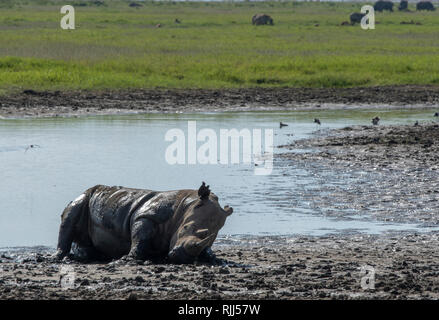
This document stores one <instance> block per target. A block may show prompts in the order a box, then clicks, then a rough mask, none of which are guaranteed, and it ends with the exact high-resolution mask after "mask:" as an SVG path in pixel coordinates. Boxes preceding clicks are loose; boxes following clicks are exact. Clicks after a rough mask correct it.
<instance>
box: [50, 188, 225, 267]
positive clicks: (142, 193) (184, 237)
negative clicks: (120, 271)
mask: <svg viewBox="0 0 439 320" xmlns="http://www.w3.org/2000/svg"><path fill="white" fill-rule="evenodd" d="M232 212H233V209H232V208H231V207H229V206H225V207H224V209H223V208H221V207H220V205H219V203H218V197H217V196H216V195H215V194H213V193H211V192H210V190H209V186H206V185H205V183H204V182H203V184H202V185H201V187H200V188H199V189H198V191H197V190H176V191H164V192H158V191H151V190H143V189H131V188H124V187H108V186H103V185H97V186H94V187H92V188H90V189H88V190H87V191H85V192H84V193H83V194H81V195H80V196H79V197H78V198H76V199H75V200H74V201H72V202H70V203H69V205H68V206H67V207H66V208H65V209H64V212H63V213H62V216H61V226H60V230H59V237H58V246H57V252H56V253H55V255H54V258H55V259H62V258H63V257H65V256H66V255H68V254H69V253H70V251H71V247H72V243H75V246H76V247H77V250H78V252H80V253H81V255H83V256H84V258H86V259H96V258H97V257H100V258H105V259H118V258H121V257H124V256H127V257H125V258H133V259H135V260H148V259H157V258H159V259H161V258H165V259H168V261H169V262H171V263H192V262H194V261H195V260H196V259H197V260H200V261H212V260H213V259H214V258H215V256H214V255H213V252H212V250H211V246H212V244H213V242H214V241H215V239H216V236H217V234H218V231H219V230H220V229H221V228H222V227H223V226H224V223H225V221H226V218H227V217H228V216H230V215H231V214H232Z"/></svg>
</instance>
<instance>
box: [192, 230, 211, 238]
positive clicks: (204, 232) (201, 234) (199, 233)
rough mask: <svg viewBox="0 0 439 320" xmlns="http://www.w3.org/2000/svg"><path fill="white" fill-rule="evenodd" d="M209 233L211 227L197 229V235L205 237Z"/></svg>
mask: <svg viewBox="0 0 439 320" xmlns="http://www.w3.org/2000/svg"><path fill="white" fill-rule="evenodd" d="M208 234H209V229H198V230H197V231H195V235H196V236H197V237H198V238H200V239H201V238H204V237H206V236H207V235H208Z"/></svg>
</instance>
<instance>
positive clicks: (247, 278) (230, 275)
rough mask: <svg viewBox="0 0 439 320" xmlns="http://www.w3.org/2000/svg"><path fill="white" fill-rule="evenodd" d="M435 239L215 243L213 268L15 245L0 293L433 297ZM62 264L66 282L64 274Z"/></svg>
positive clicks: (4, 258) (436, 293) (438, 287)
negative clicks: (58, 258)
mask: <svg viewBox="0 0 439 320" xmlns="http://www.w3.org/2000/svg"><path fill="white" fill-rule="evenodd" d="M437 241H438V234H422V235H420V234H417V235H415V234H414V235H407V234H406V235H404V234H394V235H391V234H388V235H381V236H368V235H348V236H326V237H317V238H315V237H288V238H287V237H265V238H253V239H250V238H249V239H245V238H244V239H240V240H239V241H238V244H236V241H234V242H235V243H234V244H228V243H227V241H223V243H222V244H219V245H216V248H215V251H216V253H217V257H218V258H219V259H221V261H222V264H221V265H215V266H210V265H197V264H193V265H169V264H148V263H143V264H137V263H132V264H126V263H123V264H120V263H118V262H111V263H109V264H96V263H91V264H80V263H77V262H73V261H67V262H64V263H51V262H50V261H48V259H47V257H48V256H49V255H50V254H51V253H53V250H52V249H50V248H19V249H16V250H11V251H3V252H2V253H1V254H0V268H1V270H2V271H1V273H0V299H304V298H305V299H438V298H439V254H438V253H437ZM220 242H221V241H220ZM365 265H367V266H370V267H373V268H374V272H375V278H374V279H375V284H374V288H371V287H365V288H362V285H361V279H362V277H364V273H363V274H362V273H361V267H362V266H365ZM69 270H73V272H74V273H73V274H74V281H71V280H68V279H69V278H65V276H64V274H66V272H67V271H69ZM60 272H61V273H60ZM62 274H63V275H62ZM70 279H73V278H70ZM66 283H70V286H67V287H66V286H65V284H66ZM367 283H368V282H366V284H367ZM61 284H63V286H64V288H63V287H62V286H61Z"/></svg>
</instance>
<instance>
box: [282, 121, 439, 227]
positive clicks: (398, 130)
mask: <svg viewBox="0 0 439 320" xmlns="http://www.w3.org/2000/svg"><path fill="white" fill-rule="evenodd" d="M280 148H281V152H282V150H290V151H288V152H284V153H282V154H280V155H279V158H280V159H282V160H283V161H285V162H286V165H289V164H293V163H294V165H296V166H303V168H304V169H305V170H315V172H317V173H316V176H317V177H318V178H320V179H321V183H318V184H317V185H316V186H315V188H314V190H313V193H312V197H311V196H310V199H309V201H310V203H311V204H312V205H313V206H314V207H317V208H329V209H328V210H327V211H326V212H325V214H326V215H327V216H330V217H345V218H348V217H353V218H357V219H361V218H364V219H377V220H382V221H386V222H402V223H407V222H409V223H416V224H421V225H422V226H439V201H438V195H439V124H438V123H434V122H433V123H419V124H418V125H417V126H414V125H401V126H381V125H378V126H373V125H370V126H352V127H345V128H342V129H336V130H331V131H329V132H327V131H323V130H322V131H319V132H317V133H316V134H315V135H314V137H312V138H310V139H305V140H299V141H295V142H293V143H291V144H289V145H285V146H281V147H280ZM313 172H314V171H313Z"/></svg>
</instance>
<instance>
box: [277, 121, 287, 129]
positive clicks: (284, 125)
mask: <svg viewBox="0 0 439 320" xmlns="http://www.w3.org/2000/svg"><path fill="white" fill-rule="evenodd" d="M282 127H288V125H287V124H286V123H283V122H282V121H281V122H279V128H281V129H282Z"/></svg>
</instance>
